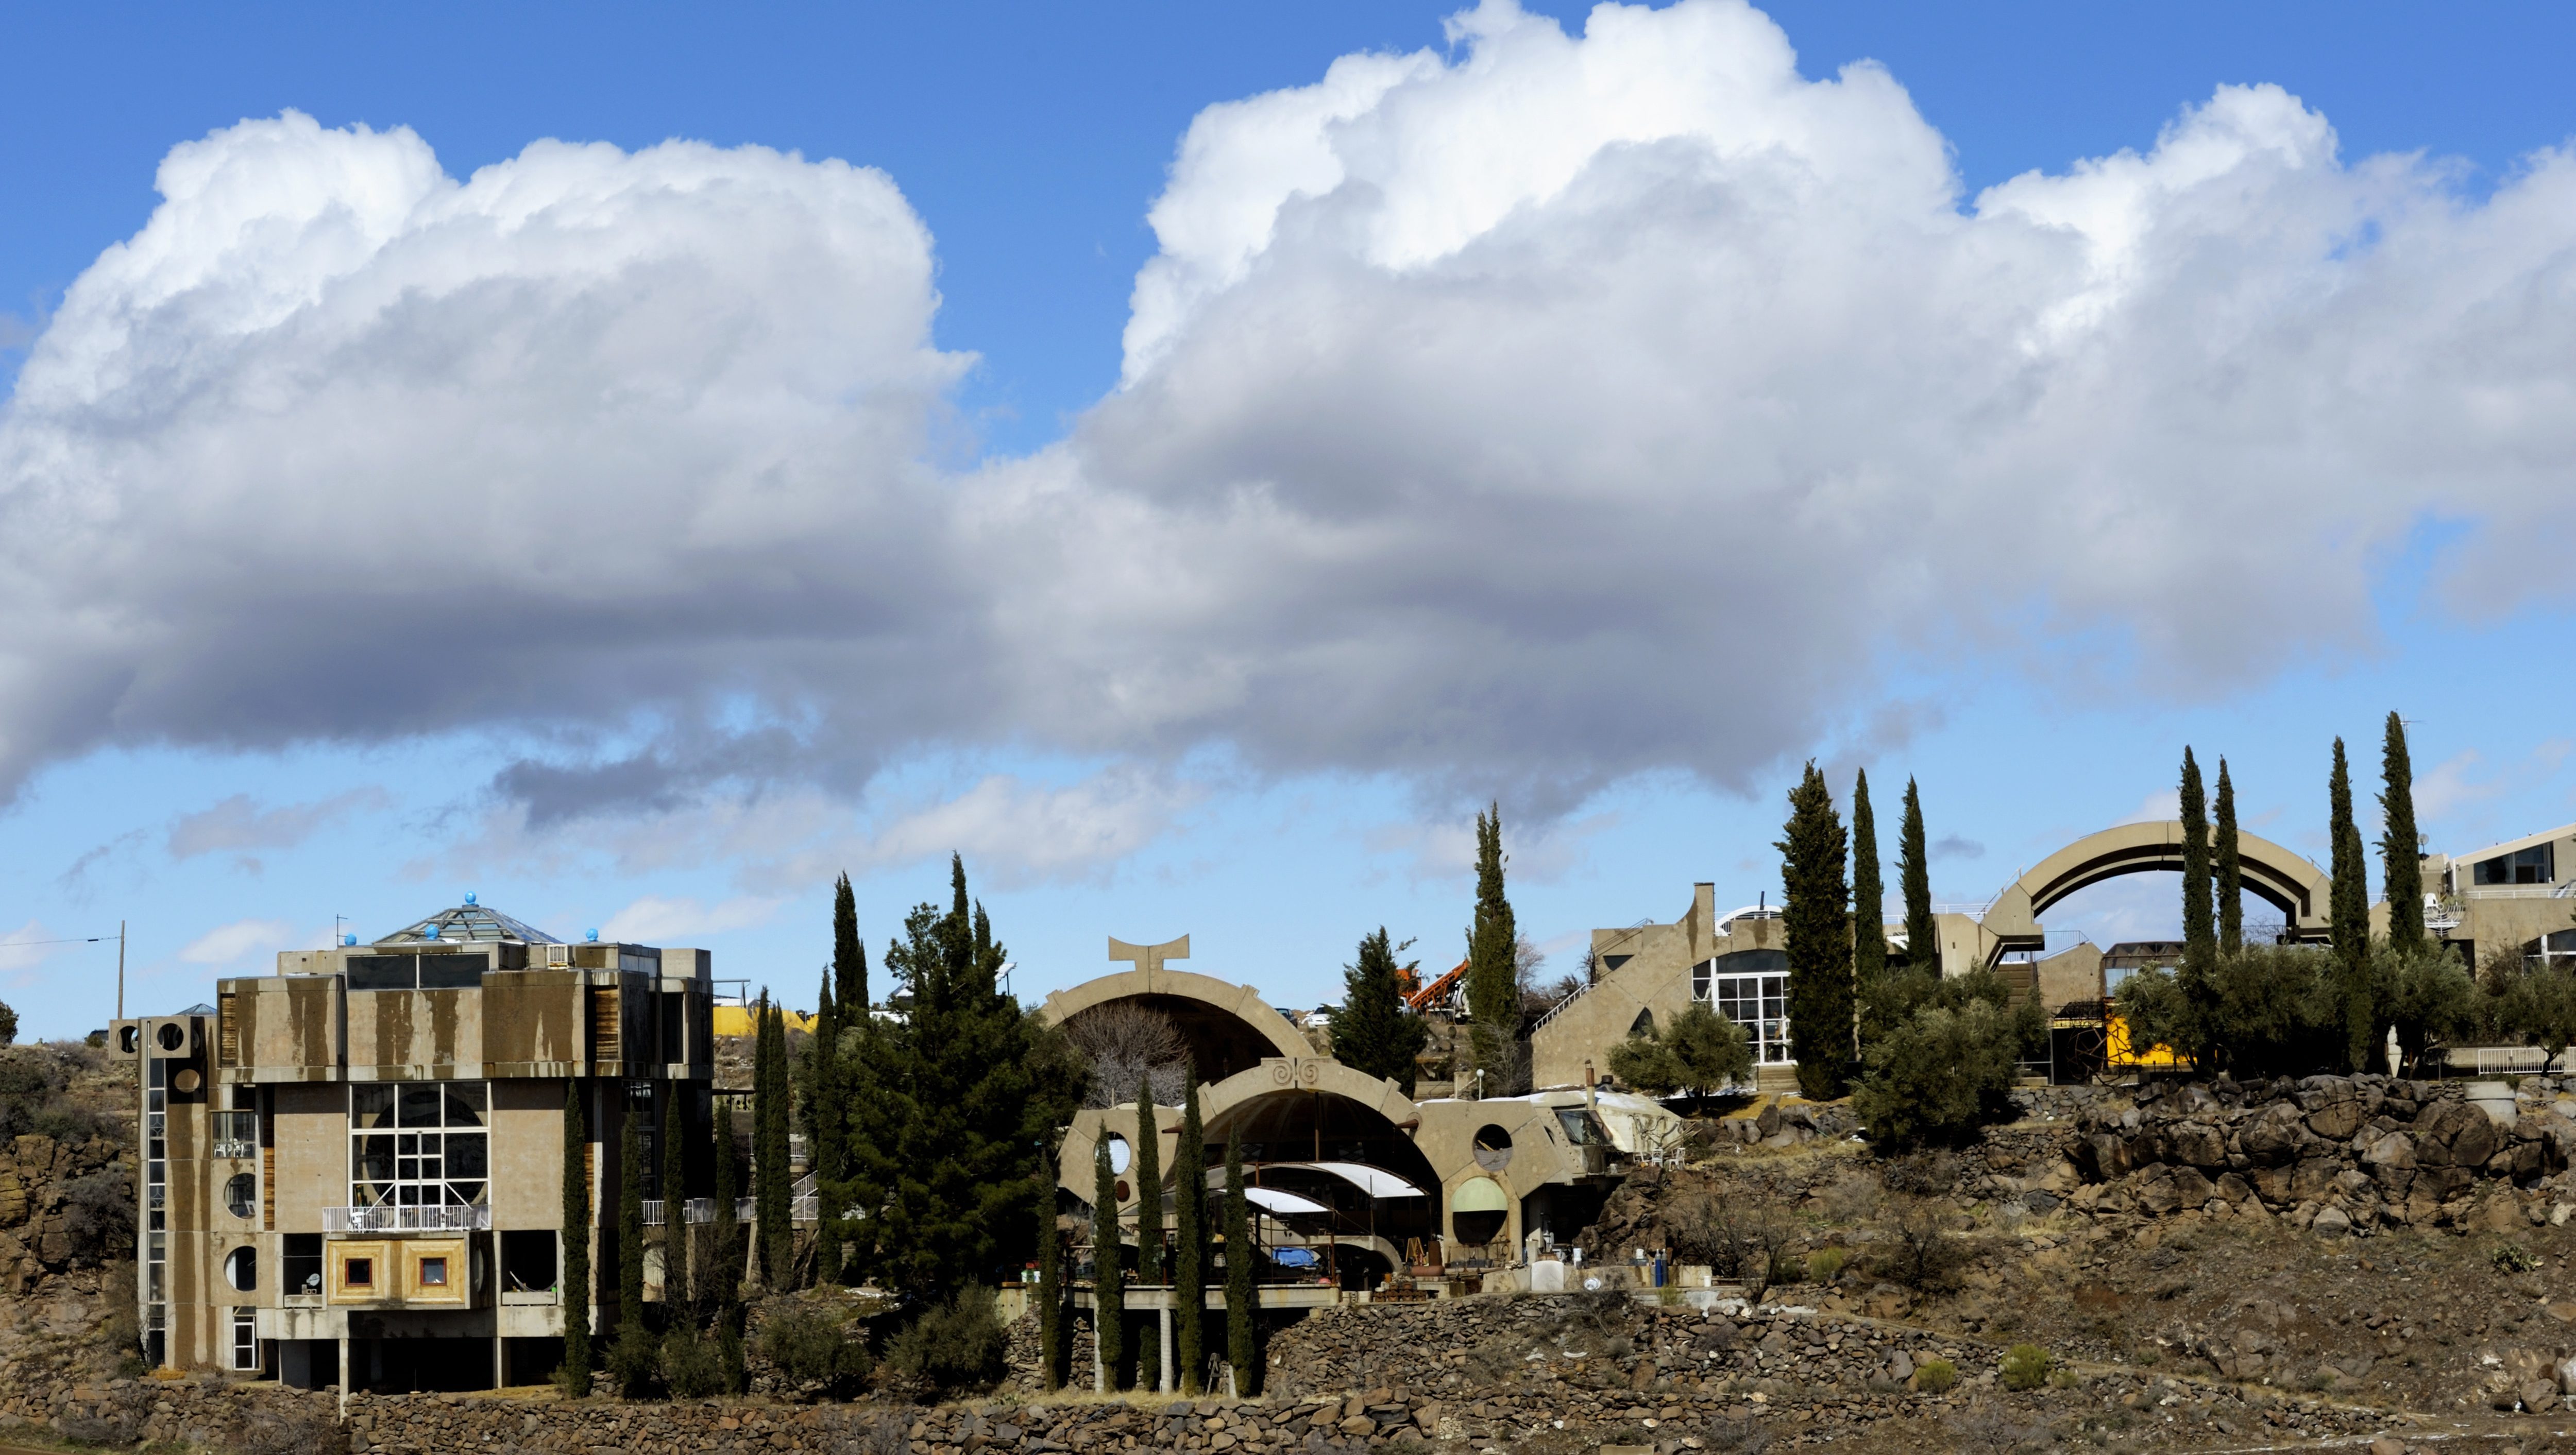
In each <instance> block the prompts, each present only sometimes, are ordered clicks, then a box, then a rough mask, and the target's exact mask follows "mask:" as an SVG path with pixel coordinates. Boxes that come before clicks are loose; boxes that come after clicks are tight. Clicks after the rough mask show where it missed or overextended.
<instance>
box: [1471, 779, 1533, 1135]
mask: <svg viewBox="0 0 2576 1455" xmlns="http://www.w3.org/2000/svg"><path fill="white" fill-rule="evenodd" d="M1505 862H1506V861H1505V859H1504V857H1503V808H1502V805H1501V804H1499V803H1497V804H1495V805H1493V806H1492V807H1491V808H1490V809H1489V810H1488V811H1487V812H1484V813H1480V814H1477V815H1476V912H1475V918H1474V919H1473V920H1471V921H1470V922H1469V924H1468V927H1467V1016H1468V1018H1469V1019H1470V1020H1471V1021H1473V1022H1474V1023H1475V1029H1474V1032H1473V1034H1472V1036H1471V1037H1470V1042H1471V1044H1472V1046H1473V1048H1474V1050H1475V1053H1476V1064H1477V1066H1478V1068H1479V1069H1481V1070H1483V1071H1484V1072H1485V1081H1484V1089H1483V1094H1484V1095H1487V1096H1509V1095H1512V1094H1514V1093H1515V1092H1516V1091H1518V1090H1519V1088H1518V1087H1517V1086H1516V1085H1515V1084H1513V1083H1514V1081H1515V1075H1514V1071H1515V1068H1514V1066H1513V1064H1512V1063H1513V1060H1514V1056H1513V1050H1514V1043H1515V1042H1517V1041H1518V1040H1519V1039H1520V1030H1521V988H1520V966H1519V963H1518V958H1517V957H1518V953H1519V945H1520V935H1519V931H1518V930H1517V928H1516V927H1515V926H1514V924H1513V920H1512V902H1511V901H1510V900H1509V899H1507V898H1505V897H1504V895H1503V865H1504V863H1505ZM1498 1080H1499V1081H1500V1082H1501V1083H1502V1084H1500V1085H1497V1084H1496V1082H1497V1081H1498Z"/></svg>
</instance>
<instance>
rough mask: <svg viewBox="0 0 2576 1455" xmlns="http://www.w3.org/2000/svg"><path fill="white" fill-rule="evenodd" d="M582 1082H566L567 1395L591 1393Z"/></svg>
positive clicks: (587, 1174) (564, 1297)
mask: <svg viewBox="0 0 2576 1455" xmlns="http://www.w3.org/2000/svg"><path fill="white" fill-rule="evenodd" d="M586 1120H587V1119H586V1118H585V1117H584V1116H583V1115H582V1105H581V1082H580V1081H578V1080H572V1081H567V1082H565V1083H564V1112H563V1128H564V1166H563V1293H562V1300H563V1313H564V1362H563V1372H564V1391H565V1392H566V1393H567V1394H570V1395H571V1396H572V1397H573V1398H575V1399H579V1398H581V1397H583V1396H584V1395H587V1394H589V1393H590V1131H589V1128H588V1126H587V1125H586Z"/></svg>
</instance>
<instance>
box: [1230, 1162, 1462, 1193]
mask: <svg viewBox="0 0 2576 1455" xmlns="http://www.w3.org/2000/svg"><path fill="white" fill-rule="evenodd" d="M1261 1168H1262V1170H1264V1171H1271V1172H1275V1171H1280V1170H1282V1169H1285V1170H1288V1171H1293V1172H1321V1173H1323V1174H1324V1175H1325V1176H1327V1177H1338V1178H1340V1179H1341V1180H1342V1181H1344V1182H1347V1183H1349V1184H1350V1185H1351V1186H1353V1187H1356V1188H1358V1189H1359V1190H1360V1191H1362V1192H1365V1193H1367V1194H1368V1195H1369V1196H1371V1197H1373V1198H1380V1199H1384V1198H1390V1197H1420V1196H1422V1189H1421V1188H1419V1187H1416V1186H1414V1185H1413V1184H1412V1183H1410V1182H1407V1181H1405V1180H1404V1179H1403V1178H1401V1177H1398V1176H1396V1175H1395V1174H1394V1173H1392V1172H1389V1171H1387V1170H1386V1169H1385V1168H1383V1167H1371V1166H1370V1165H1368V1164H1367V1163H1365V1162H1264V1163H1262V1164H1261ZM1207 1183H1208V1186H1209V1187H1211V1188H1222V1187H1224V1186H1225V1169H1224V1168H1222V1167H1211V1168H1209V1169H1208V1174H1207Z"/></svg>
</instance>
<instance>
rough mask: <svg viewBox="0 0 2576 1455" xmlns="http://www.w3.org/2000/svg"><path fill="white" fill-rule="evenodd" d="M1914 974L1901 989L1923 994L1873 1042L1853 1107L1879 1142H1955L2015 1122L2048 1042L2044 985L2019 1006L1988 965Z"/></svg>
mask: <svg viewBox="0 0 2576 1455" xmlns="http://www.w3.org/2000/svg"><path fill="white" fill-rule="evenodd" d="M1907 980H1908V984H1907V985H1906V986H1905V987H1904V988H1903V989H1902V990H1901V991H1900V992H1898V993H1899V994H1900V995H1902V996H1919V999H1917V1000H1915V1002H1914V1003H1913V1004H1912V1005H1911V1007H1910V1008H1908V1009H1907V1010H1906V1012H1905V1014H1904V1015H1903V1017H1902V1018H1901V1019H1900V1020H1898V1021H1897V1022H1896V1025H1895V1029H1894V1030H1893V1031H1892V1032H1890V1033H1889V1034H1888V1036H1887V1037H1886V1038H1885V1039H1883V1040H1881V1041H1880V1042H1879V1043H1878V1044H1877V1045H1874V1046H1872V1047H1870V1049H1869V1054H1868V1057H1867V1060H1866V1067H1867V1069H1866V1070H1865V1071H1864V1072H1863V1074H1862V1076H1861V1080H1860V1084H1859V1086H1857V1087H1856V1088H1854V1089H1853V1091H1852V1111H1853V1113H1854V1114H1855V1115H1856V1116H1858V1117H1859V1118H1860V1121H1861V1125H1862V1126H1864V1127H1866V1128H1868V1130H1869V1134H1870V1137H1871V1138H1872V1140H1874V1141H1877V1142H1879V1143H1881V1144H1883V1145H1886V1146H1890V1147H1908V1146H1919V1145H1925V1144H1933V1143H1955V1142H1958V1141H1962V1140H1965V1139H1966V1138H1967V1137H1968V1136H1969V1135H1970V1134H1972V1133H1973V1132H1975V1131H1976V1129H1977V1128H1979V1127H1982V1126H1985V1125H1988V1124H1989V1123H1993V1122H1998V1121H2008V1120H2010V1119H2011V1118H2012V1116H2013V1106H2012V1094H2011V1093H2012V1085H2013V1079H2014V1077H2015V1076H2016V1075H2017V1074H2018V1073H2019V1070H2020V1064H2021V1062H2022V1061H2023V1059H2025V1058H2026V1057H2029V1056H2032V1055H2036V1054H2037V1053H2038V1050H2039V1049H2040V1048H2041V1047H2043V1046H2045V1045H2046V1044H2047V1037H2048V1022H2047V1020H2046V1018H2045V1017H2044V1016H2042V1014H2041V1012H2040V1008H2039V997H2038V995H2037V993H2036V992H2035V991H2034V992H2033V993H2032V994H2031V995H2029V996H2027V997H2024V998H2023V1000H2022V1001H2021V1002H2020V1003H2019V1004H2015V1003H2014V1002H2013V999H2012V995H2011V992H2010V991H2009V990H2008V989H2007V988H2006V987H2005V986H2004V983H2003V980H2002V979H2001V977H1999V976H1997V975H1996V974H1995V973H1994V972H1993V971H1992V970H1989V969H1983V968H1980V969H1978V970H1975V971H1972V972H1971V973H1969V974H1967V975H1963V976H1959V977H1956V978H1953V979H1948V980H1943V979H1938V978H1935V977H1934V976H1932V975H1931V974H1930V973H1928V972H1925V971H1921V970H1917V971H1913V972H1911V973H1910V974H1909V976H1908V977H1907Z"/></svg>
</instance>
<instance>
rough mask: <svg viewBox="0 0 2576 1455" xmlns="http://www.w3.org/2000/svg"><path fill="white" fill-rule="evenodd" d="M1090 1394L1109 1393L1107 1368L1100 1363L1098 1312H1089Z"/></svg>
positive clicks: (1095, 1310)
mask: <svg viewBox="0 0 2576 1455" xmlns="http://www.w3.org/2000/svg"><path fill="white" fill-rule="evenodd" d="M1091 1392H1092V1393H1093V1394H1107V1393H1108V1392H1109V1366H1108V1365H1106V1364H1103V1363H1101V1362H1100V1310H1098V1309H1096V1308H1095V1309H1093V1310H1092V1311H1091Z"/></svg>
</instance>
